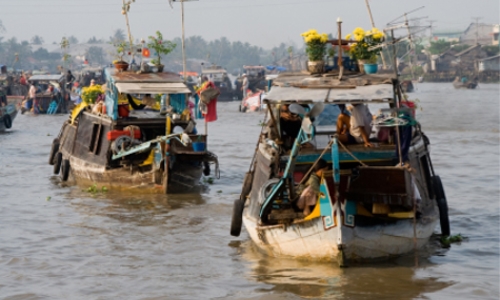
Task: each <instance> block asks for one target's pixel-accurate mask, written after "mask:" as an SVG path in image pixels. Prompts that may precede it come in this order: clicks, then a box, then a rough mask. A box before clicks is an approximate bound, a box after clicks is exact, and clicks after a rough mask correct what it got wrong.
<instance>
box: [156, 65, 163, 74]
mask: <svg viewBox="0 0 500 300" xmlns="http://www.w3.org/2000/svg"><path fill="white" fill-rule="evenodd" d="M163 67H165V66H164V65H156V68H158V73H161V72H163Z"/></svg>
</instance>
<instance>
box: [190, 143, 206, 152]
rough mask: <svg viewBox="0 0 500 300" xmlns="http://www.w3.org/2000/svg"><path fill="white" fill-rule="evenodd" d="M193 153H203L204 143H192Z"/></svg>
mask: <svg viewBox="0 0 500 300" xmlns="http://www.w3.org/2000/svg"><path fill="white" fill-rule="evenodd" d="M192 145H193V151H194V152H203V151H205V145H206V144H205V142H193V143H192Z"/></svg>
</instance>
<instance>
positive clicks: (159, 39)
mask: <svg viewBox="0 0 500 300" xmlns="http://www.w3.org/2000/svg"><path fill="white" fill-rule="evenodd" d="M148 38H149V43H148V47H149V48H151V49H153V50H155V52H156V58H154V59H152V60H151V63H152V64H153V65H155V66H156V67H157V68H158V72H163V65H162V64H161V55H162V54H163V55H167V54H169V53H170V52H172V50H174V49H175V46H176V44H174V43H172V42H171V41H164V40H163V35H162V34H161V32H160V31H156V37H154V36H149V37H148Z"/></svg>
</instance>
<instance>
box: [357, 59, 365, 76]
mask: <svg viewBox="0 0 500 300" xmlns="http://www.w3.org/2000/svg"><path fill="white" fill-rule="evenodd" d="M358 68H359V73H361V74H365V61H364V60H362V59H358Z"/></svg>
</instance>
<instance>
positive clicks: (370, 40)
mask: <svg viewBox="0 0 500 300" xmlns="http://www.w3.org/2000/svg"><path fill="white" fill-rule="evenodd" d="M352 38H354V40H355V41H356V42H355V43H353V44H351V47H350V50H349V53H350V56H351V57H352V58H354V59H362V60H367V61H368V62H370V63H375V62H377V55H378V54H379V53H380V51H382V48H378V49H374V50H368V49H369V48H370V47H373V46H377V45H380V44H381V43H383V42H384V33H383V32H382V31H380V30H378V29H377V28H372V30H368V31H365V30H363V28H361V27H357V28H356V29H354V31H353V32H352V33H350V34H348V35H347V36H346V37H345V39H346V40H351V39H352Z"/></svg>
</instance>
